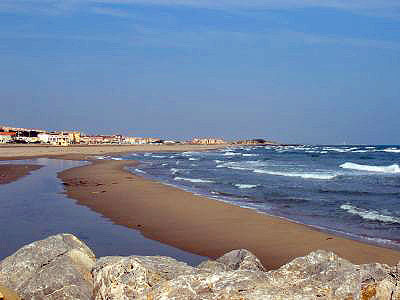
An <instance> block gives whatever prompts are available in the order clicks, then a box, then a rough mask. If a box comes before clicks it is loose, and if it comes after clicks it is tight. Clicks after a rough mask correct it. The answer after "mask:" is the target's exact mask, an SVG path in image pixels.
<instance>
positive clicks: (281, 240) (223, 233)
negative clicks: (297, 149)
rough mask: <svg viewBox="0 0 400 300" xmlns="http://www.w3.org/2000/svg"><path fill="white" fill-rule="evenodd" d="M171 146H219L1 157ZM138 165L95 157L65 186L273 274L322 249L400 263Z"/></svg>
mask: <svg viewBox="0 0 400 300" xmlns="http://www.w3.org/2000/svg"><path fill="white" fill-rule="evenodd" d="M218 147H220V146H218ZM10 149H12V151H10ZM166 149H168V150H170V151H188V150H197V151H199V150H206V149H214V148H213V147H207V146H206V147H201V146H189V145H184V146H183V145H181V146H161V147H160V146H126V147H125V146H100V147H96V146H90V147H68V148H61V147H32V148H29V147H14V148H11V147H10V148H9V147H2V148H0V157H2V159H7V157H8V158H10V159H11V158H16V159H21V158H23V157H27V156H29V157H39V156H48V157H57V158H67V159H81V160H83V159H89V158H90V156H92V155H100V154H106V153H120V152H132V151H157V150H158V151H167V150H166ZM7 150H8V151H7ZM11 154H13V155H11ZM135 164H137V162H134V161H106V160H100V161H99V160H95V161H93V162H92V164H90V165H88V166H83V167H78V168H73V169H69V170H66V171H63V172H61V173H60V174H59V178H61V180H62V181H63V182H64V185H65V189H66V193H67V195H68V196H69V197H70V198H73V199H76V200H77V201H78V203H79V204H81V205H85V206H87V207H89V208H90V209H92V210H94V211H96V212H99V213H101V214H102V215H103V216H105V217H106V218H109V219H111V220H112V221H113V222H114V223H116V224H119V225H123V226H126V227H130V228H133V229H137V230H140V231H141V232H142V234H143V235H144V236H146V237H148V238H151V239H154V240H157V241H160V242H162V243H165V244H168V245H172V246H175V247H177V248H180V249H182V250H185V251H188V252H192V253H195V254H199V255H202V256H208V257H211V258H215V257H218V256H220V255H222V254H224V253H226V252H227V251H229V250H232V249H239V248H246V249H248V250H250V251H252V252H254V253H255V254H256V255H257V256H258V257H259V258H260V259H261V260H262V262H263V264H264V265H265V267H266V268H268V269H273V268H277V267H279V266H281V265H283V264H285V263H287V262H288V261H290V260H292V259H293V258H295V257H298V256H303V255H306V254H308V253H309V252H311V251H314V250H317V249H324V250H329V251H333V252H335V253H336V254H338V255H339V256H341V257H343V258H346V259H348V260H350V261H352V262H353V263H357V264H361V263H371V262H381V263H387V264H390V265H394V264H396V263H398V261H399V260H400V252H399V251H395V250H391V249H386V248H381V247H377V246H373V245H367V244H364V243H360V242H358V241H353V240H349V239H345V238H341V237H337V236H333V235H330V234H326V233H323V232H320V231H317V230H315V229H313V228H310V227H308V226H304V225H300V224H297V223H294V222H290V221H287V220H284V219H281V218H277V217H272V216H268V215H265V214H260V213H257V212H255V211H253V210H250V209H245V208H240V207H237V206H233V205H230V204H227V203H224V202H220V201H216V200H212V199H209V198H206V197H201V196H196V195H193V194H192V193H189V192H186V191H183V190H180V189H177V188H174V187H170V186H166V185H164V184H162V183H159V182H156V181H153V180H148V179H144V178H142V177H140V176H136V175H133V174H131V173H129V172H128V171H126V170H124V166H127V165H135ZM132 254H134V253H132Z"/></svg>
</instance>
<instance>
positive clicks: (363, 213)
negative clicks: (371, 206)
mask: <svg viewBox="0 0 400 300" xmlns="http://www.w3.org/2000/svg"><path fill="white" fill-rule="evenodd" d="M340 208H341V209H343V210H345V211H347V212H348V213H351V214H353V215H357V216H359V217H361V218H363V219H365V220H371V221H380V222H385V223H399V224H400V218H396V217H392V216H386V215H381V214H380V213H379V212H378V211H376V210H367V209H362V208H359V207H356V206H352V205H350V204H343V205H341V206H340Z"/></svg>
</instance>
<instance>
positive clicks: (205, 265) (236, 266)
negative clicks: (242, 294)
mask: <svg viewBox="0 0 400 300" xmlns="http://www.w3.org/2000/svg"><path fill="white" fill-rule="evenodd" d="M198 268H199V269H201V270H205V271H208V272H213V273H216V272H224V271H234V270H252V271H262V272H264V271H265V268H264V266H263V265H262V264H261V262H260V260H259V259H258V258H257V257H256V256H255V255H254V254H253V253H251V252H250V251H249V250H246V249H239V250H232V251H230V252H228V253H226V254H224V255H223V256H221V257H220V258H218V259H217V260H208V261H204V262H202V263H201V264H200V265H198Z"/></svg>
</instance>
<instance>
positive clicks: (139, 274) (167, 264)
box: [92, 256, 195, 299]
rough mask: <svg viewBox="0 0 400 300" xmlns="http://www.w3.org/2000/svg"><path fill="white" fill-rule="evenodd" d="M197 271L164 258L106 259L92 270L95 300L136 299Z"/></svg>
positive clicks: (133, 257) (100, 261)
mask: <svg viewBox="0 0 400 300" xmlns="http://www.w3.org/2000/svg"><path fill="white" fill-rule="evenodd" d="M194 271H195V269H194V268H193V267H190V266H188V265H187V264H185V263H183V262H179V261H177V260H175V259H173V258H169V257H161V256H154V257H151V256H130V257H103V258H100V259H99V260H98V261H97V262H96V266H95V267H94V269H93V272H92V273H93V278H94V297H95V299H134V298H136V297H138V296H139V295H141V294H144V293H146V291H147V290H149V289H151V288H152V287H154V286H156V285H157V284H159V283H160V282H163V281H167V280H170V279H172V278H175V277H176V276H180V275H188V274H192V273H194Z"/></svg>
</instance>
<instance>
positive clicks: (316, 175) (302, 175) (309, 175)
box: [253, 169, 337, 180]
mask: <svg viewBox="0 0 400 300" xmlns="http://www.w3.org/2000/svg"><path fill="white" fill-rule="evenodd" d="M253 172H254V173H262V174H269V175H276V176H287V177H300V178H304V179H319V180H331V179H334V178H335V177H336V176H337V174H331V173H329V174H321V173H294V172H276V171H268V170H261V169H256V170H254V171H253Z"/></svg>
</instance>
